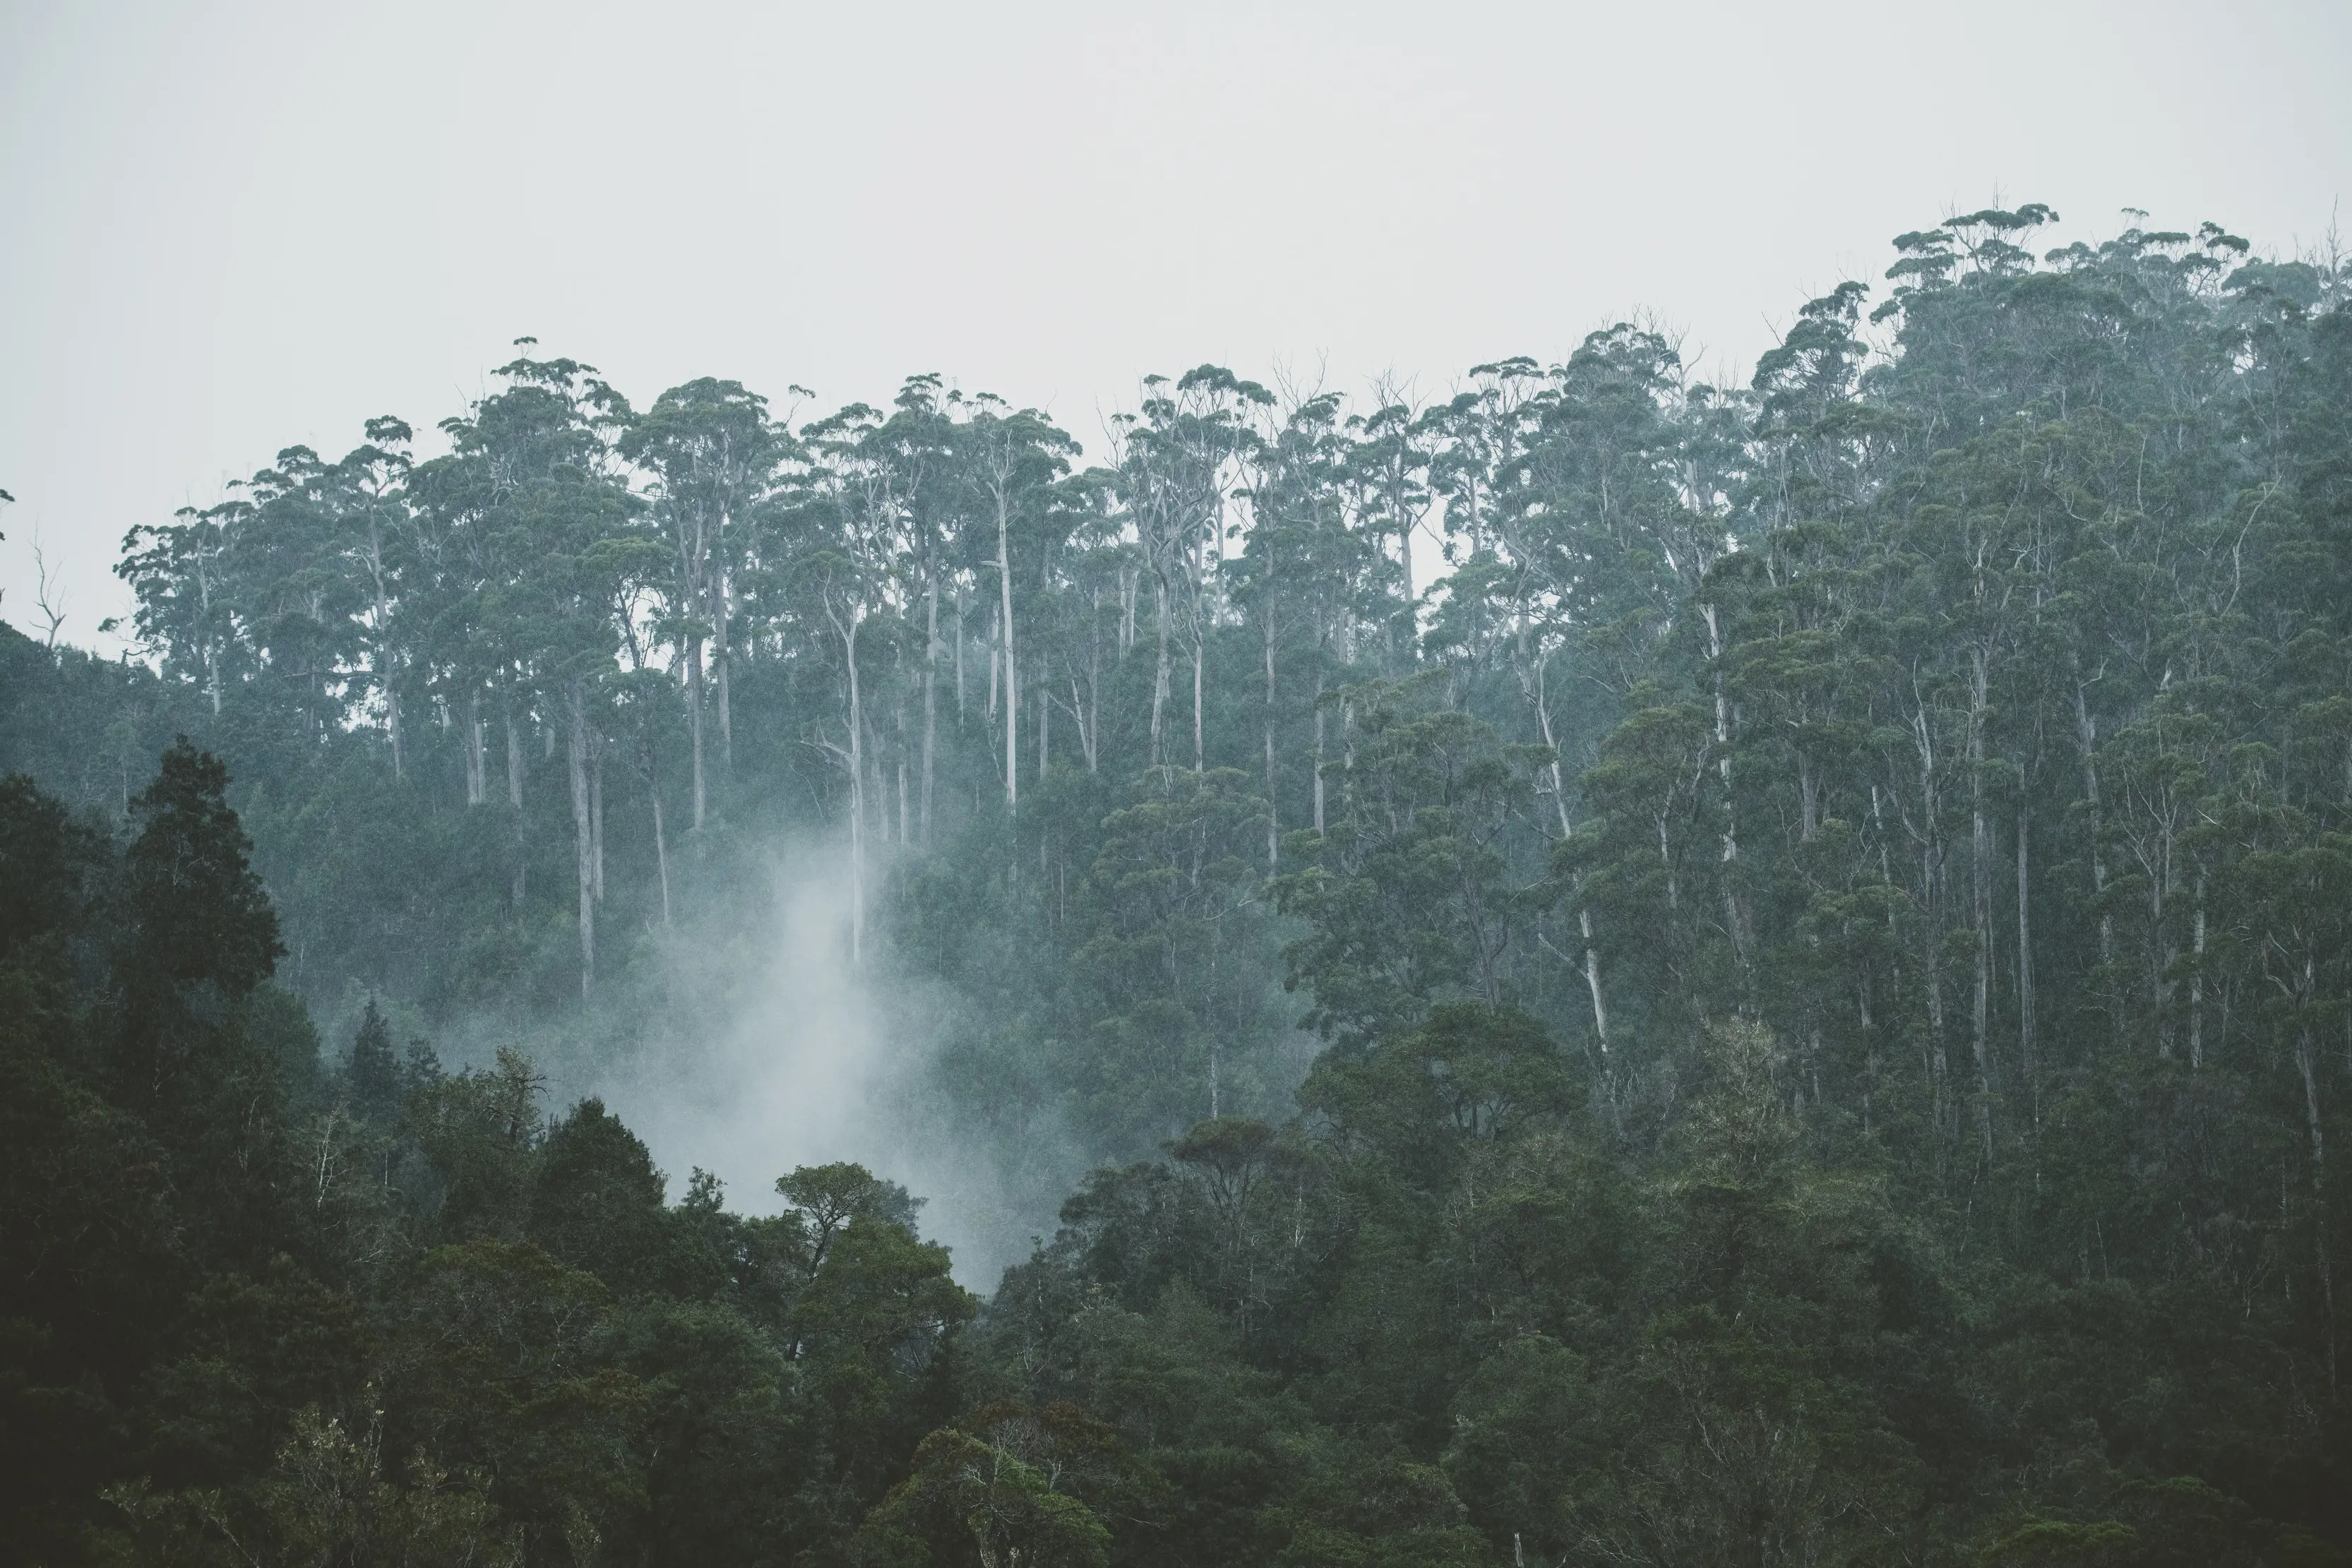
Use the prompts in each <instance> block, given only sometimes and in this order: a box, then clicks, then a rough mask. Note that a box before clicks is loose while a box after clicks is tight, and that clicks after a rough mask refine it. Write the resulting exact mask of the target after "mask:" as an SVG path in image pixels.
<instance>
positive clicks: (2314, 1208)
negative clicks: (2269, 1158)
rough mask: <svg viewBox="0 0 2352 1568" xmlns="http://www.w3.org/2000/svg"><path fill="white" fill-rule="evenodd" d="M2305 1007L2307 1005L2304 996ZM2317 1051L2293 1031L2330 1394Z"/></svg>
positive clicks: (2332, 1318) (2331, 1287)
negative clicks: (2307, 1147) (2308, 1160)
mask: <svg viewBox="0 0 2352 1568" xmlns="http://www.w3.org/2000/svg"><path fill="white" fill-rule="evenodd" d="M2304 987H2305V991H2306V992H2308V990H2309V989H2310V987H2311V961H2310V960H2309V959H2307V958H2306V959H2305V961H2304ZM2308 1005H2309V998H2308V996H2307V995H2306V997H2305V1006H2308ZM2315 1054H2316V1049H2315V1045H2314V1042H2313V1040H2312V1038H2311V1030H2310V1028H2309V1026H2308V1025H2305V1026H2304V1027H2301V1028H2298V1029H2297V1030H2295V1042H2294V1067H2295V1071H2296V1073H2297V1074H2298V1075H2300V1076H2301V1078H2302V1079H2303V1116H2304V1124H2305V1128H2306V1129H2307V1130H2308V1132H2309V1134H2310V1137H2311V1234H2312V1262H2313V1265H2314V1267H2315V1269H2316V1270H2317V1271H2318V1276H2319V1310H2320V1312H2321V1313H2322V1315H2323V1316H2324V1317H2325V1318H2326V1328H2327V1387H2328V1391H2329V1392H2330V1393H2331V1394H2332V1393H2334V1392H2335V1389H2336V1278H2335V1270H2334V1269H2333V1267H2332V1260H2331V1259H2330V1258H2329V1255H2328V1247H2327V1230H2328V1223H2327V1144H2326V1137H2325V1135H2324V1134H2322V1132H2321V1124H2320V1114H2319V1078H2318V1074H2317V1072H2316V1071H2315V1060H2314V1058H2315Z"/></svg>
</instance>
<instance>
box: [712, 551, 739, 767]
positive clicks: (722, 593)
mask: <svg viewBox="0 0 2352 1568" xmlns="http://www.w3.org/2000/svg"><path fill="white" fill-rule="evenodd" d="M732 597H733V588H732V585H731V584H730V582H729V581H728V580H727V573H726V572H725V570H720V571H719V573H718V575H717V577H716V578H715V579H714V580H713V581H712V583H711V587H710V598H711V609H712V611H713V614H712V616H711V621H710V652H711V655H712V657H713V658H715V659H716V660H717V661H718V664H719V671H718V674H719V767H720V768H723V769H725V770H726V771H727V772H728V773H730V774H732V773H733V772H734V770H735V712H734V706H733V704H732V703H730V701H729V700H728V694H729V692H730V686H731V681H730V677H731V676H732V674H733V673H734V668H735V659H734V651H733V647H732V645H731V644H730V643H729V641H728V637H727V621H728V617H729V616H730V614H731V613H732V612H733V610H734V606H733V604H732V603H730V600H731V599H732Z"/></svg>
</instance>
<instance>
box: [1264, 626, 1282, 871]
mask: <svg viewBox="0 0 2352 1568" xmlns="http://www.w3.org/2000/svg"><path fill="white" fill-rule="evenodd" d="M1281 818H1282V813H1281V811H1280V810H1277V809H1276V805H1275V794H1274V616H1273V613H1272V612H1268V613H1267V614H1266V617H1265V870H1266V874H1267V875H1268V876H1271V875H1273V874H1274V873H1275V870H1276V867H1278V866H1279V865H1280V864H1281V862H1282V823H1281Z"/></svg>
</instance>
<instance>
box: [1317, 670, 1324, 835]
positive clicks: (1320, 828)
mask: <svg viewBox="0 0 2352 1568" xmlns="http://www.w3.org/2000/svg"><path fill="white" fill-rule="evenodd" d="M1324 711H1325V710H1324V707H1323V677H1322V676H1321V675H1320V674H1318V675H1317V676H1316V677H1315V836H1316V837H1317V838H1318V839H1319V838H1321V837H1323V719H1324Z"/></svg>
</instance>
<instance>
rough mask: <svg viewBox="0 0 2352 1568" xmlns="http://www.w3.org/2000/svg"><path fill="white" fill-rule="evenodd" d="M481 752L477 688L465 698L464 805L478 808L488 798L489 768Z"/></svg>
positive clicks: (479, 697) (480, 717) (478, 692)
mask: <svg viewBox="0 0 2352 1568" xmlns="http://www.w3.org/2000/svg"><path fill="white" fill-rule="evenodd" d="M482 751H483V746H482V693H481V688H480V687H476V688H475V689H474V691H473V693H472V694H471V695H468V696H467V698H466V804H467V805H468V806H478V805H480V804H481V803H482V802H483V801H484V800H487V799H488V796H489V768H488V764H487V761H486V759H485V758H484V757H483V755H482Z"/></svg>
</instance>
